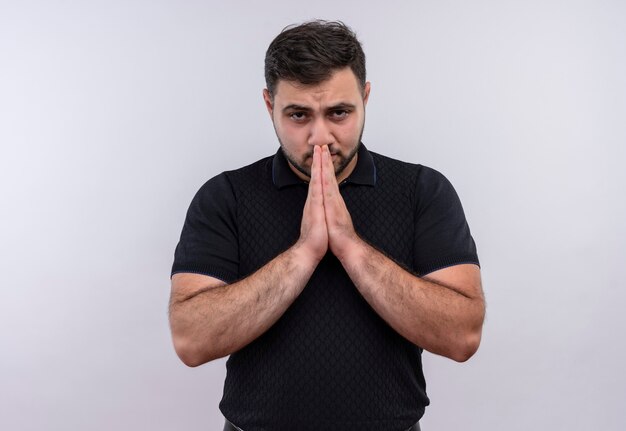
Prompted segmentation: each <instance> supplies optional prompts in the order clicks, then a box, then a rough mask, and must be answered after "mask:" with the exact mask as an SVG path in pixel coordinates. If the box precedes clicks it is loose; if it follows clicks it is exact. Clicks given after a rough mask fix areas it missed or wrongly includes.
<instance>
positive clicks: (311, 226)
mask: <svg viewBox="0 0 626 431" xmlns="http://www.w3.org/2000/svg"><path fill="white" fill-rule="evenodd" d="M321 165H322V151H321V148H320V147H319V146H317V145H316V146H315V147H314V149H313V163H312V165H311V181H310V182H309V193H308V195H307V198H306V203H305V204H304V211H303V213H302V225H301V227H300V239H299V240H298V242H297V243H296V246H297V247H299V248H302V250H304V251H305V255H306V256H307V257H309V258H311V259H314V263H315V265H317V263H319V261H320V260H322V258H323V257H324V255H325V254H326V251H327V250H328V229H327V227H326V216H325V214H324V195H323V190H322V170H321Z"/></svg>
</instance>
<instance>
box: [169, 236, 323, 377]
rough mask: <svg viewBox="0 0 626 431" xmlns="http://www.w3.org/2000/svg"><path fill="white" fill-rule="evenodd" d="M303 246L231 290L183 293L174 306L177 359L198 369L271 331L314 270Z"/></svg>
mask: <svg viewBox="0 0 626 431" xmlns="http://www.w3.org/2000/svg"><path fill="white" fill-rule="evenodd" d="M315 266H316V263H315V262H312V261H311V259H309V258H307V256H306V254H305V252H304V250H302V249H301V247H299V244H296V245H294V246H293V247H291V248H290V249H288V250H287V251H285V252H284V253H282V254H280V255H279V256H277V257H276V258H274V259H273V260H271V261H270V262H268V263H267V264H266V265H265V266H263V267H262V268H260V269H259V270H258V271H256V272H255V273H253V274H251V275H250V276H248V277H247V278H245V279H242V280H240V281H238V282H236V283H233V284H230V285H222V286H217V287H209V286H207V287H204V288H200V289H196V290H194V292H193V293H192V294H185V293H184V292H179V294H177V295H173V296H172V301H171V303H170V324H171V329H172V334H173V338H174V345H175V348H176V351H177V353H178V354H179V356H180V357H181V359H182V360H183V362H185V363H186V364H187V365H190V366H196V365H200V364H203V363H205V362H208V361H211V360H213V359H216V358H220V357H223V356H226V355H229V354H231V353H233V352H235V351H237V350H239V349H241V348H242V347H244V346H245V345H247V344H248V343H250V342H251V341H253V340H254V339H256V338H257V337H258V336H260V335H261V334H263V333H264V332H265V331H266V330H267V329H269V328H270V327H271V326H272V325H273V324H274V323H275V322H276V321H277V320H278V319H279V318H280V316H282V314H283V313H284V312H285V310H287V308H288V307H289V306H290V305H291V304H292V303H293V301H294V300H295V299H296V298H297V297H298V295H299V294H300V292H302V290H303V289H304V286H305V285H306V283H307V282H308V280H309V278H310V277H311V274H312V273H313V271H314V270H315Z"/></svg>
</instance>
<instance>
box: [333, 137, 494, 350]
mask: <svg viewBox="0 0 626 431" xmlns="http://www.w3.org/2000/svg"><path fill="white" fill-rule="evenodd" d="M321 176H322V184H323V193H324V210H325V215H326V224H327V229H328V236H329V247H330V249H331V251H332V252H333V254H335V256H337V258H338V259H339V261H340V262H341V263H342V265H343V267H344V268H345V270H346V272H347V273H348V275H349V276H350V278H351V279H352V281H353V282H354V284H355V285H356V287H357V289H358V290H359V292H360V293H361V294H362V295H363V297H364V298H365V300H366V301H367V302H368V303H369V304H370V305H371V306H372V308H373V309H374V310H375V311H376V312H377V313H378V314H379V315H380V316H381V317H382V318H383V319H384V320H385V321H386V322H387V323H388V324H389V325H390V326H391V327H392V328H394V329H395V330H396V331H397V332H398V333H400V334H401V335H402V336H404V337H405V338H407V339H408V340H409V341H411V342H412V343H414V344H416V345H418V346H420V347H423V348H424V349H426V350H428V351H430V352H433V353H436V354H440V355H443V356H446V357H449V358H452V359H454V360H457V361H465V360H467V359H469V358H470V357H471V356H472V355H473V354H474V353H475V352H476V350H477V349H478V345H479V343H480V337H481V331H482V323H483V320H484V314H485V305H484V298H483V294H482V288H481V282H480V271H479V269H478V267H477V266H476V265H457V266H453V267H449V268H445V269H441V270H439V271H435V272H433V273H431V274H429V276H428V277H425V278H419V277H417V276H415V275H413V274H411V273H409V272H408V271H406V270H404V269H403V268H401V267H400V266H399V265H397V264H396V263H395V262H393V261H392V260H391V259H389V258H388V257H386V256H385V255H384V254H382V253H381V252H379V251H378V250H376V249H375V248H373V247H372V246H370V245H369V244H367V243H366V242H365V241H363V240H362V239H361V238H359V236H358V235H357V234H356V232H355V231H354V227H353V225H352V219H351V217H350V214H349V213H348V209H347V208H346V205H345V203H344V201H343V198H342V197H341V194H340V192H339V187H338V185H337V181H336V179H335V176H334V174H333V170H332V161H331V159H330V156H329V154H328V151H327V149H326V148H324V150H323V152H322V173H321Z"/></svg>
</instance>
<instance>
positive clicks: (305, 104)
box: [263, 21, 370, 179]
mask: <svg viewBox="0 0 626 431" xmlns="http://www.w3.org/2000/svg"><path fill="white" fill-rule="evenodd" d="M265 80H266V83H267V88H266V89H265V90H264V92H263V98H264V99H265V103H266V105H267V109H268V112H269V113H270V116H271V118H272V122H273V123H274V129H275V130H276V135H277V136H278V140H279V141H280V144H281V147H282V149H283V153H284V154H285V156H286V157H287V160H288V161H289V164H290V166H291V168H292V170H294V172H295V173H296V174H297V175H299V176H300V177H301V178H304V179H306V177H309V176H310V167H311V161H312V155H313V147H314V146H315V145H328V146H329V149H330V151H331V154H333V164H334V165H335V172H336V174H337V176H338V177H339V178H341V179H342V178H345V176H347V175H349V174H350V172H351V171H352V169H353V168H354V166H355V164H356V157H355V155H356V153H357V150H358V147H359V144H360V139H361V135H362V133H363V126H364V122H365V104H366V103H367V99H368V97H369V91H370V84H369V82H366V81H365V55H364V53H363V49H362V48H361V44H360V43H359V41H358V40H357V39H356V36H355V34H354V32H352V30H350V29H349V28H348V27H347V26H346V25H344V24H343V23H340V22H327V21H312V22H307V23H305V24H302V25H299V26H295V27H288V28H287V29H285V30H283V32H282V33H280V34H279V35H278V36H277V37H276V38H275V39H274V40H273V41H272V43H271V44H270V46H269V48H268V50H267V53H266V57H265Z"/></svg>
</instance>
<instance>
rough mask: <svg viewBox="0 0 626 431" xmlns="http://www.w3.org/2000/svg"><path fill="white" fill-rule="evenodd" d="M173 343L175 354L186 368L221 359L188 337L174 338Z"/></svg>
mask: <svg viewBox="0 0 626 431" xmlns="http://www.w3.org/2000/svg"><path fill="white" fill-rule="evenodd" d="M173 342H174V350H175V351H176V354H177V355H178V357H179V358H180V360H181V361H182V362H183V364H185V365H187V366H188V367H192V368H194V367H197V366H199V365H202V364H206V363H207V362H210V361H212V360H214V359H217V358H220V357H221V355H217V354H214V353H213V352H211V351H209V350H208V349H206V346H201V345H199V344H198V343H197V342H194V340H190V339H189V338H188V337H184V336H174V337H173Z"/></svg>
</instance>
